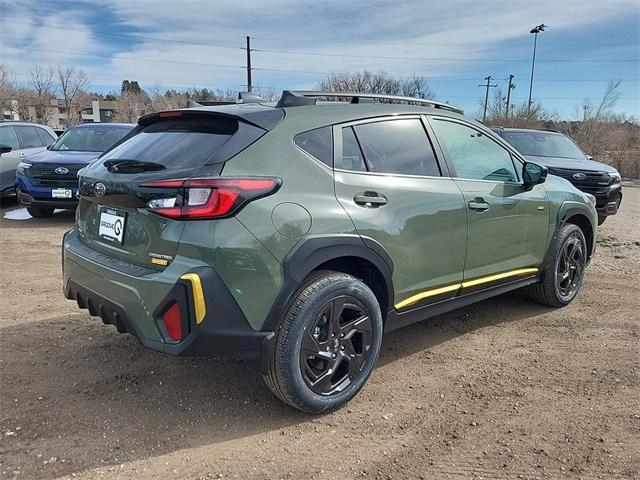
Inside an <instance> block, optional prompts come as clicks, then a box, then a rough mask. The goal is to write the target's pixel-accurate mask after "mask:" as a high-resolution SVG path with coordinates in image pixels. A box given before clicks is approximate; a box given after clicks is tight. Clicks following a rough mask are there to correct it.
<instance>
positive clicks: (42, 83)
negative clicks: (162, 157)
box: [29, 66, 55, 123]
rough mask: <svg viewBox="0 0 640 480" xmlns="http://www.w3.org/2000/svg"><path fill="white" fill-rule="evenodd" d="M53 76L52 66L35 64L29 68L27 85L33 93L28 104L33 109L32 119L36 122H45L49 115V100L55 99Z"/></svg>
mask: <svg viewBox="0 0 640 480" xmlns="http://www.w3.org/2000/svg"><path fill="white" fill-rule="evenodd" d="M53 78H54V71H53V68H52V67H49V68H47V69H44V68H41V67H40V66H36V67H35V68H34V69H33V70H31V78H30V80H29V85H30V87H31V91H32V93H33V94H32V96H31V101H30V104H31V106H33V109H34V115H35V118H34V120H35V121H36V122H38V123H47V122H48V120H49V118H50V116H51V100H53V99H55V95H54V93H53Z"/></svg>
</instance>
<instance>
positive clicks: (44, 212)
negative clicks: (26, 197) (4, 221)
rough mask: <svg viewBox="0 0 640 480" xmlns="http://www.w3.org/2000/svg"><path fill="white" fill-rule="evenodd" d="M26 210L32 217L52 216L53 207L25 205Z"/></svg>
mask: <svg viewBox="0 0 640 480" xmlns="http://www.w3.org/2000/svg"><path fill="white" fill-rule="evenodd" d="M27 212H29V215H31V216H32V217H33V218H49V217H52V216H53V208H36V207H27Z"/></svg>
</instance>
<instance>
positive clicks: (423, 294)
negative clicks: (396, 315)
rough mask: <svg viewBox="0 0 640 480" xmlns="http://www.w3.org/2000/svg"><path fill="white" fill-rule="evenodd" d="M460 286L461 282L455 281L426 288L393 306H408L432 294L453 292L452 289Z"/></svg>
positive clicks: (397, 307) (398, 307) (399, 307)
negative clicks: (442, 285)
mask: <svg viewBox="0 0 640 480" xmlns="http://www.w3.org/2000/svg"><path fill="white" fill-rule="evenodd" d="M459 288H462V284H461V283H456V284H454V285H447V286H446V287H440V288H435V289H433V290H427V291H424V292H421V293H418V294H416V295H413V296H411V297H409V298H407V299H406V300H403V301H401V302H400V303H396V304H395V305H394V306H395V308H396V309H398V310H399V309H401V308H404V307H408V306H409V305H413V304H414V303H417V302H419V301H420V300H422V299H425V298H429V297H433V296H434V295H440V294H442V293H448V292H453V291H454V290H458V289H459Z"/></svg>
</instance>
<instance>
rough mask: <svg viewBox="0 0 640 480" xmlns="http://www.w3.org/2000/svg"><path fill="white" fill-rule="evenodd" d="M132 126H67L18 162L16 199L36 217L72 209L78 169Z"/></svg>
mask: <svg viewBox="0 0 640 480" xmlns="http://www.w3.org/2000/svg"><path fill="white" fill-rule="evenodd" d="M133 127H134V125H132V124H128V123H82V124H79V125H75V126H73V127H71V128H69V129H68V130H66V131H65V132H64V133H63V134H62V135H61V136H60V138H58V140H57V141H56V142H55V143H54V144H53V145H51V146H50V147H48V148H47V150H44V151H42V152H40V153H36V154H34V155H30V156H28V157H25V159H24V160H22V161H21V162H20V163H19V164H18V168H17V171H16V193H17V194H18V201H19V202H20V204H22V205H24V206H26V207H27V210H28V211H29V214H30V215H31V216H32V217H36V218H44V217H50V216H51V215H53V211H54V209H56V208H62V209H67V208H75V207H76V206H77V205H78V199H77V198H76V195H77V193H78V170H80V169H81V168H83V167H85V166H87V165H88V164H89V162H91V161H92V160H95V159H96V158H97V157H98V156H99V155H100V154H101V153H102V152H104V151H105V150H107V149H108V148H109V147H110V146H112V145H113V144H114V143H116V142H118V141H119V140H121V139H122V138H123V137H124V136H125V135H127V134H128V133H129V132H130V131H131V129H132V128H133Z"/></svg>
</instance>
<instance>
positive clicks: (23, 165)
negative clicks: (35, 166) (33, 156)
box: [16, 162, 32, 175]
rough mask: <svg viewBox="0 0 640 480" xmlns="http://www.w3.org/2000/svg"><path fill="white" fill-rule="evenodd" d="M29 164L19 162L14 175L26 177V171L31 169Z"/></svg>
mask: <svg viewBox="0 0 640 480" xmlns="http://www.w3.org/2000/svg"><path fill="white" fill-rule="evenodd" d="M31 166H32V165H31V164H30V163H27V162H20V163H19V164H18V167H17V168H16V173H17V174H18V175H28V173H27V170H29V169H30V168H31Z"/></svg>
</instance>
